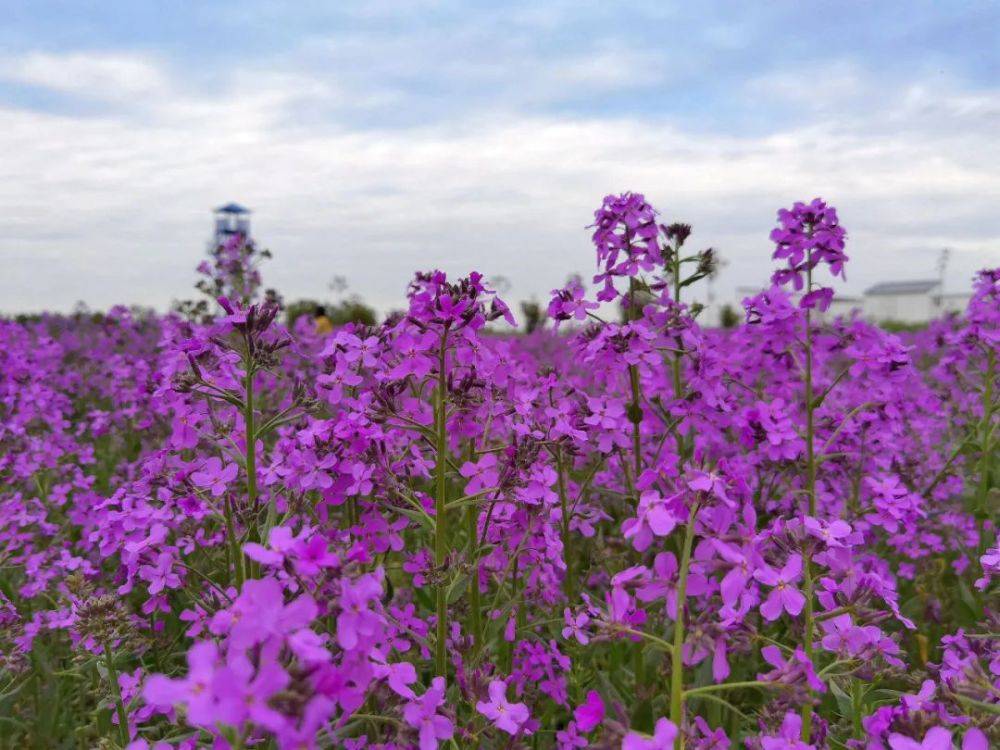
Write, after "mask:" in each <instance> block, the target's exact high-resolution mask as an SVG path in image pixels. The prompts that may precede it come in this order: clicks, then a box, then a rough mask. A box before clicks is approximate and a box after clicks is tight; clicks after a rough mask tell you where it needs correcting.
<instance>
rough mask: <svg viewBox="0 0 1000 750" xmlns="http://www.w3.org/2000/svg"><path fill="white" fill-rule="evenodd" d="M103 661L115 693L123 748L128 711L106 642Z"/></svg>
mask: <svg viewBox="0 0 1000 750" xmlns="http://www.w3.org/2000/svg"><path fill="white" fill-rule="evenodd" d="M104 661H105V664H106V665H107V668H108V679H109V680H110V681H111V689H112V690H113V691H114V694H115V710H116V711H117V712H118V737H119V739H120V740H121V743H122V747H123V748H124V747H125V746H126V745H128V734H129V733H128V711H126V710H125V702H124V701H123V700H122V689H121V685H119V684H118V670H116V669H115V658H114V656H113V655H112V653H111V645H110V644H108V643H107V642H105V644H104Z"/></svg>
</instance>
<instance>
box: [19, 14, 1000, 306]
mask: <svg viewBox="0 0 1000 750" xmlns="http://www.w3.org/2000/svg"><path fill="white" fill-rule="evenodd" d="M0 16H2V18H3V22H2V23H0V312H8V313H9V312H21V311H39V310H42V309H50V310H70V309H72V308H73V307H74V305H75V304H76V303H77V302H78V301H84V302H86V303H87V304H88V305H89V306H90V307H91V308H93V309H103V308H107V307H109V306H111V305H113V304H118V303H122V304H138V305H143V306H150V307H155V308H157V309H161V310H162V309H166V308H168V307H169V306H170V304H171V302H172V301H173V300H176V299H179V298H186V297H190V296H193V294H194V293H193V291H192V285H193V283H194V281H195V280H196V277H195V273H194V268H195V266H196V265H197V264H198V262H199V261H200V260H201V259H202V258H203V257H204V254H205V250H206V243H207V240H208V237H209V234H210V230H211V209H212V208H214V207H216V206H218V205H220V204H223V203H227V202H229V201H237V202H239V203H242V204H243V205H246V206H248V207H250V208H251V209H252V210H253V212H254V213H253V215H252V226H253V233H254V235H255V237H256V239H257V241H258V242H259V243H260V244H261V245H263V246H266V247H268V248H270V250H271V251H272V252H273V254H274V258H273V260H271V261H269V262H268V263H267V264H266V265H265V267H264V278H265V283H266V285H268V286H273V287H276V288H277V289H279V290H280V291H281V292H282V293H283V294H284V296H285V297H286V299H289V300H293V299H298V298H313V299H317V298H319V299H330V298H332V297H333V292H331V291H330V289H329V282H330V280H331V279H332V278H333V277H334V276H341V277H344V278H345V279H346V280H347V282H348V284H349V292H351V293H355V294H358V295H360V296H361V297H363V298H364V299H365V300H367V301H368V302H370V303H371V304H373V305H375V306H376V307H378V308H379V309H380V310H387V309H391V308H396V307H399V306H400V305H401V301H402V299H403V292H404V290H405V287H406V283H407V281H408V279H409V278H410V276H411V275H412V273H413V272H414V271H416V270H427V269H430V268H442V269H444V270H446V271H448V272H449V274H459V275H463V274H465V273H467V272H469V271H471V270H478V271H480V272H482V273H484V274H485V275H486V276H487V277H497V276H503V277H504V278H505V279H506V280H507V282H508V284H507V287H508V291H507V292H506V295H505V296H506V297H507V298H508V299H509V300H510V301H512V302H517V301H519V300H524V299H529V298H535V299H538V300H541V301H545V300H547V299H548V294H549V291H550V290H551V289H553V288H555V287H558V286H561V285H563V284H564V283H565V281H566V279H567V277H568V276H569V275H571V274H574V273H580V274H584V275H587V274H590V273H592V272H593V270H594V264H595V256H594V252H593V249H592V246H591V245H590V241H589V235H590V233H589V232H588V230H587V229H586V226H587V225H588V224H589V223H590V221H591V220H592V217H593V211H594V209H596V208H597V207H598V206H599V205H600V203H601V200H602V198H603V196H604V195H606V194H608V193H612V192H622V191H625V190H632V191H637V192H642V193H644V194H645V195H646V197H647V199H648V200H649V201H650V202H651V203H652V204H653V205H654V206H655V207H657V209H658V210H659V211H660V213H661V218H662V219H663V220H664V221H665V222H668V223H669V222H675V221H683V222H686V223H690V224H692V225H693V227H694V233H693V235H692V237H691V240H690V241H689V242H690V246H691V247H692V249H698V248H701V247H709V246H711V247H714V248H716V249H717V251H718V253H719V254H720V255H721V257H722V258H723V260H724V265H723V267H722V269H721V271H720V273H719V276H718V278H717V279H716V281H715V282H714V286H713V290H714V294H715V296H716V298H717V299H720V300H728V299H736V298H737V296H738V295H739V294H740V292H739V291H738V290H739V289H740V288H742V287H746V286H757V287H759V286H761V285H763V284H765V283H766V281H767V278H768V276H769V274H770V271H771V269H772V267H773V262H772V261H771V260H770V253H771V251H772V249H773V247H772V246H771V245H770V243H769V242H768V233H769V231H770V229H771V228H772V227H773V226H774V221H775V212H776V211H777V209H778V208H780V207H782V206H787V205H790V204H791V203H793V202H794V201H796V200H809V199H811V198H813V197H815V196H820V197H822V198H823V199H825V200H827V201H828V202H830V203H832V204H833V205H835V206H837V207H838V209H839V212H840V215H841V220H842V223H843V225H844V226H845V227H846V228H847V230H848V236H849V240H848V254H849V256H850V257H851V261H850V263H849V264H848V267H847V274H848V278H847V281H846V282H839V284H838V290H839V291H840V292H842V293H843V294H858V293H860V292H862V291H863V290H864V288H865V287H867V286H869V285H872V284H874V283H877V282H880V281H889V280H903V279H919V278H934V277H936V275H937V260H938V257H939V256H940V252H941V249H942V248H944V247H949V248H951V250H952V252H951V258H950V262H949V265H948V269H947V280H946V288H947V289H948V290H949V291H961V290H964V289H967V288H968V286H969V279H970V278H971V276H972V274H973V273H974V271H975V270H976V269H977V268H980V267H984V266H987V265H993V266H996V265H1000V138H998V137H997V133H998V132H1000V0H989V1H987V0H950V1H949V2H943V0H942V1H939V2H929V1H927V0H907V1H906V2H903V1H902V0H900V1H899V2H889V1H884V2H860V1H855V0H839V1H838V2H832V1H824V0H813V2H808V3H806V2H803V1H801V0H797V1H792V0H768V2H761V3H745V2H737V1H736V0H732V1H727V2H723V1H721V0H714V1H713V0H707V1H703V2H698V3H692V2H683V3H681V2H668V1H666V0H654V1H652V2H644V0H632V1H631V2H627V3H616V2H607V1H605V2H600V3H590V2H583V1H582V0H574V1H573V2H564V1H562V0H529V1H527V2H503V3H501V2H475V1H474V0H464V1H460V0H406V2H398V1H393V2H390V1H389V0H373V1H372V2H364V3H360V2H358V3H355V2H347V1H343V2H335V3H331V2H326V1H320V0H300V1H299V2H296V3H288V2H279V1H278V0H244V1H242V2H211V1H204V0H203V1H202V2H197V3H195V2H185V3H178V2H175V0H169V1H167V0H164V1H162V2H150V1H146V0H129V2H124V1H119V2H106V1H103V0H73V1H67V2H55V1H53V0H0Z"/></svg>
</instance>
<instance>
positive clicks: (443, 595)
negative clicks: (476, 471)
mask: <svg viewBox="0 0 1000 750" xmlns="http://www.w3.org/2000/svg"><path fill="white" fill-rule="evenodd" d="M447 344H448V329H447V328H446V329H445V330H444V331H443V332H442V333H441V345H440V347H439V351H438V382H437V393H436V394H435V402H434V406H435V415H434V427H435V429H436V431H437V465H436V467H435V480H436V497H435V498H434V563H435V566H436V567H437V570H438V573H439V574H442V570H443V568H444V564H445V561H446V559H447V557H448V523H447V521H448V511H447V508H446V507H445V506H446V503H447V497H446V492H447V485H446V484H445V472H446V470H447V468H448V433H447V418H448V417H447V406H448V402H447V398H448V379H447V373H446V371H445V353H446V351H447ZM447 647H448V586H447V584H446V583H445V582H444V581H441V583H439V584H438V587H437V641H436V643H435V659H434V668H435V672H436V673H437V674H438V675H440V676H441V677H444V678H445V679H446V680H447V677H448V675H447V673H448V649H447Z"/></svg>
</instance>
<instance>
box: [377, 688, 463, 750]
mask: <svg viewBox="0 0 1000 750" xmlns="http://www.w3.org/2000/svg"><path fill="white" fill-rule="evenodd" d="M390 682H391V678H390ZM444 689H445V686H444V678H443V677H435V678H434V679H433V680H432V681H431V686H430V687H429V688H427V690H426V691H425V692H424V694H423V695H422V696H420V697H419V698H417V699H415V700H411V701H410V702H409V703H407V704H406V706H404V707H403V719H404V720H405V721H406V723H407V724H409V725H410V726H411V727H413V728H414V729H417V730H418V731H419V732H420V750H436V748H437V746H438V740H447V739H450V738H451V736H452V734H454V732H455V727H454V725H453V724H452V723H451V719H449V718H448V717H446V716H441V715H440V714H439V713H438V712H437V710H438V708H439V707H440V706H441V705H442V704H443V703H444Z"/></svg>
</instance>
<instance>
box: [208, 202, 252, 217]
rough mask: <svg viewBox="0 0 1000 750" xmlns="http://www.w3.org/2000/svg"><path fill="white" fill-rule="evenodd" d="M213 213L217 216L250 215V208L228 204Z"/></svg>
mask: <svg viewBox="0 0 1000 750" xmlns="http://www.w3.org/2000/svg"><path fill="white" fill-rule="evenodd" d="M212 213H215V214H248V213H250V209H249V208H244V207H243V206H241V205H240V204H239V203H227V204H226V205H224V206H219V207H218V208H217V209H215V210H214V211H213V212H212Z"/></svg>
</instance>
